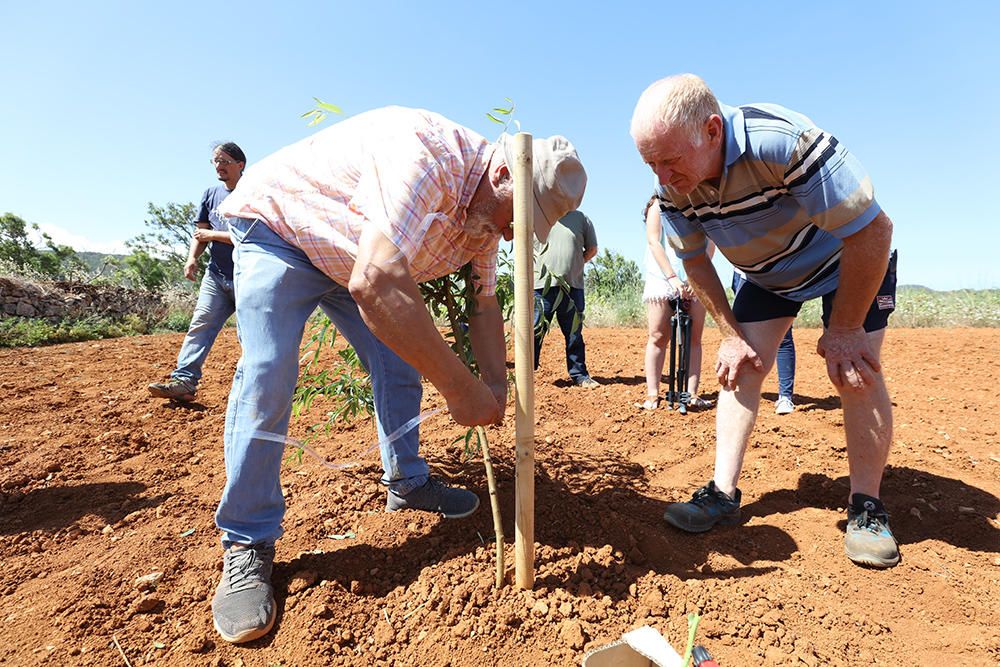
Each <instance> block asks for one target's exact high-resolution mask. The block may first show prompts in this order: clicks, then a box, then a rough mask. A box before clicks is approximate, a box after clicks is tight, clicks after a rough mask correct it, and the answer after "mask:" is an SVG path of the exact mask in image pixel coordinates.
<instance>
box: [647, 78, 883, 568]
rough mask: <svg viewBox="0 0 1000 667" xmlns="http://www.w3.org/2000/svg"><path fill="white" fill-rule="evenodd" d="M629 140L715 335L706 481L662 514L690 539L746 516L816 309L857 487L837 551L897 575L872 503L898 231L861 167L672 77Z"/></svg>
mask: <svg viewBox="0 0 1000 667" xmlns="http://www.w3.org/2000/svg"><path fill="white" fill-rule="evenodd" d="M632 137H633V139H634V140H635V144H636V148H637V149H638V150H639V153H640V154H641V155H642V158H643V160H644V161H645V162H646V164H648V165H649V166H650V168H651V169H652V170H653V172H654V173H655V174H656V177H657V186H656V193H657V197H658V198H659V200H660V208H661V211H663V213H664V216H665V219H666V221H667V227H668V229H667V236H668V240H669V242H670V245H671V247H672V248H673V249H674V251H675V252H676V254H677V256H678V257H680V258H681V259H682V260H683V261H684V268H685V270H686V271H687V274H688V278H689V280H690V284H691V286H692V288H694V290H695V293H696V294H697V295H698V298H699V299H700V300H701V301H702V302H703V303H704V304H705V307H706V308H707V309H708V311H709V313H711V315H712V317H713V318H714V319H715V321H716V323H717V324H718V326H719V331H720V333H721V335H722V342H721V343H720V345H719V357H718V362H717V363H716V374H717V376H718V378H719V382H720V384H721V385H722V389H721V390H720V392H719V407H718V413H717V419H716V453H715V474H714V476H713V479H712V480H711V481H709V482H708V484H706V485H705V486H703V487H702V488H700V489H698V490H697V491H696V492H695V494H694V496H693V497H692V498H691V500H690V501H689V502H685V503H671V504H670V505H669V506H668V507H667V510H666V512H665V514H664V519H665V520H666V521H667V522H668V523H669V524H671V525H673V526H675V527H677V528H680V529H682V530H685V531H688V532H704V531H708V530H711V529H712V528H713V527H714V526H716V525H718V524H723V525H725V524H736V523H739V521H740V500H741V493H740V490H739V489H738V488H737V486H736V484H737V481H738V479H739V476H740V471H741V469H742V465H743V456H744V454H745V453H746V449H747V445H748V443H749V440H750V434H751V433H752V432H753V427H754V422H755V421H756V418H757V410H758V408H759V404H760V389H761V384H762V382H763V379H764V376H765V375H766V374H767V372H768V370H769V369H770V367H771V365H772V364H773V363H774V359H775V356H776V353H777V349H778V344H779V342H780V341H781V339H782V337H783V336H784V335H785V332H787V331H788V327H789V326H790V325H791V323H792V321H793V320H794V318H795V315H796V314H797V313H798V311H799V308H800V307H801V305H802V303H803V302H805V301H807V300H809V299H813V298H822V299H823V326H824V331H823V335H822V336H821V337H820V339H819V343H818V345H817V351H818V352H819V354H820V355H822V356H823V357H824V359H825V361H826V367H827V374H828V375H829V377H830V380H831V382H832V383H833V385H834V386H835V387H836V389H837V392H838V393H839V394H840V400H841V404H842V406H843V410H844V431H845V434H846V439H847V458H848V461H849V468H850V479H851V491H850V497H849V503H848V510H847V531H846V536H845V541H844V548H845V551H846V553H847V556H848V558H850V559H851V560H852V561H854V562H856V563H859V564H863V565H869V566H872V567H892V566H893V565H895V564H896V563H898V562H899V549H898V545H897V543H896V540H895V538H894V537H893V535H892V531H891V530H890V528H889V514H888V512H887V511H886V509H885V506H884V505H883V504H882V501H881V500H880V498H879V493H880V487H881V482H882V473H883V471H884V470H885V464H886V460H887V458H888V456H889V448H890V445H891V443H892V402H891V400H890V399H889V393H888V391H887V389H886V385H885V378H884V377H883V375H882V372H881V371H882V366H881V361H880V353H881V348H882V342H883V339H884V336H885V328H886V326H887V324H888V318H889V314H890V313H891V312H892V311H893V309H894V307H895V292H896V269H895V254H893V256H892V258H891V259H890V247H891V241H892V222H891V221H890V220H889V218H888V216H886V214H885V212H883V211H882V209H881V207H880V206H879V204H878V203H877V202H876V201H875V194H874V188H873V187H872V182H871V179H870V178H869V177H868V174H867V172H866V171H865V170H864V168H863V167H862V166H861V164H860V162H859V161H858V160H857V158H855V157H854V156H853V155H852V154H851V153H850V152H849V151H848V150H847V149H846V148H845V147H844V145H843V144H842V143H841V142H839V141H838V140H837V138H836V137H834V136H833V135H831V134H829V133H828V132H825V131H824V130H822V129H820V128H819V127H817V126H816V125H815V124H814V123H813V122H812V121H811V120H810V119H809V118H807V117H805V116H803V115H802V114H799V113H796V112H794V111H791V110H790V109H786V108H784V107H780V106H778V105H775V104H749V105H745V106H741V107H730V106H728V105H725V104H720V103H719V101H718V100H717V99H716V98H715V95H714V94H713V93H712V91H711V90H710V89H709V88H708V86H707V85H706V84H705V82H704V81H702V80H701V79H700V78H698V77H697V76H695V75H693V74H681V75H677V76H672V77H668V78H666V79H662V80H661V81H657V82H656V83H654V84H653V85H651V86H650V87H649V88H647V89H646V91H645V92H644V93H643V94H642V96H641V97H640V98H639V102H638V104H637V105H636V109H635V113H634V115H633V117H632ZM709 240H711V241H713V242H714V243H715V245H716V247H717V248H718V249H719V251H720V252H722V254H723V255H724V256H725V257H726V259H728V260H729V261H730V262H731V263H732V264H733V266H734V267H736V268H738V269H739V270H740V271H742V272H743V273H744V274H746V278H747V282H746V284H745V285H743V287H742V288H741V289H740V291H739V293H738V294H737V296H736V297H735V299H734V301H733V305H732V307H730V305H729V302H728V301H727V300H726V295H725V292H724V290H723V288H722V283H721V282H720V280H719V276H718V274H717V273H716V271H715V269H714V268H713V266H712V263H711V261H710V260H709V258H708V255H707V253H706V249H707V247H708V241H709Z"/></svg>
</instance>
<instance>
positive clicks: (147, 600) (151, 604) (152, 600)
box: [132, 595, 163, 614]
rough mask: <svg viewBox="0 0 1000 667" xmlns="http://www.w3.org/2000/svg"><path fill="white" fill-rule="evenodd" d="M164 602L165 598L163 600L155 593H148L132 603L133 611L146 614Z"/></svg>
mask: <svg viewBox="0 0 1000 667" xmlns="http://www.w3.org/2000/svg"><path fill="white" fill-rule="evenodd" d="M162 604H163V600H161V599H160V598H158V597H156V596H154V595H146V596H144V597H141V598H139V599H138V600H136V601H135V603H134V604H133V605H132V613H134V614H146V613H149V612H151V611H153V610H154V609H157V608H158V607H160V606H161V605H162Z"/></svg>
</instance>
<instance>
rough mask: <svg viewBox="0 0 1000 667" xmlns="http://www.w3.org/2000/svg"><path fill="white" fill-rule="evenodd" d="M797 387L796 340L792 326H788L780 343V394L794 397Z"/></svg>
mask: <svg viewBox="0 0 1000 667" xmlns="http://www.w3.org/2000/svg"><path fill="white" fill-rule="evenodd" d="M794 389H795V341H793V340H792V327H791V326H789V327H788V331H786V332H785V337H784V338H782V339H781V343H780V344H779V345H778V396H787V397H788V398H791V397H792V392H793V391H794Z"/></svg>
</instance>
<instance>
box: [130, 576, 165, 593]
mask: <svg viewBox="0 0 1000 667" xmlns="http://www.w3.org/2000/svg"><path fill="white" fill-rule="evenodd" d="M161 579H163V573H162V572H150V573H149V574H145V575H143V576H141V577H138V578H137V579H136V580H135V584H134V586H135V589H136V590H137V591H155V590H156V587H157V586H158V585H159V583H160V580H161Z"/></svg>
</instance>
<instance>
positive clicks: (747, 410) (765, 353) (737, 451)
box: [715, 317, 793, 497]
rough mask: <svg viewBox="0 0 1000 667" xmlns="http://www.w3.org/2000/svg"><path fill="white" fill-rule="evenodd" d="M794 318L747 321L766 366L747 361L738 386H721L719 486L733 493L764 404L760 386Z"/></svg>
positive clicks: (745, 330)
mask: <svg viewBox="0 0 1000 667" xmlns="http://www.w3.org/2000/svg"><path fill="white" fill-rule="evenodd" d="M792 319H793V318H790V317H780V318H778V319H774V320H766V321H764V322H744V323H742V324H741V325H740V327H741V328H742V329H743V336H744V337H745V338H746V341H747V342H748V343H749V344H750V346H751V347H752V348H753V349H754V350H756V352H757V354H758V356H759V357H760V360H761V363H762V364H763V368H762V369H761V370H759V371H757V370H754V369H753V367H752V366H749V365H745V366H743V367H742V368H741V369H740V374H739V376H738V377H737V378H736V387H735V389H726V388H724V387H723V388H721V389H720V390H719V407H718V409H717V411H716V416H715V486H716V487H717V488H718V489H719V490H720V491H722V492H723V493H725V494H726V495H728V496H730V497H732V495H733V493H734V492H735V491H736V483H737V481H738V480H739V478H740V470H742V468H743V455H744V453H746V448H747V443H748V442H749V440H750V433H751V432H753V427H754V423H755V422H756V421H757V409H758V408H759V407H760V387H761V385H762V384H763V383H764V378H765V377H766V376H767V374H768V372H769V371H770V370H771V366H772V365H773V364H774V357H775V355H776V354H777V352H778V343H779V342H781V339H782V337H783V336H784V335H785V332H786V331H787V330H788V325H789V324H791V322H792Z"/></svg>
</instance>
